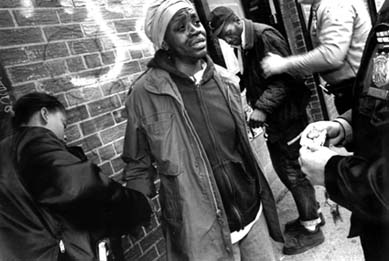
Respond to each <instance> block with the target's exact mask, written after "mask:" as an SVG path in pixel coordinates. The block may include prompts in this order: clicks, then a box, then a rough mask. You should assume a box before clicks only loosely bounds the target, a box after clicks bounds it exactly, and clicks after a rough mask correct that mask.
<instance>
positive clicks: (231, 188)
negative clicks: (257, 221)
mask: <svg viewBox="0 0 389 261" xmlns="http://www.w3.org/2000/svg"><path fill="white" fill-rule="evenodd" d="M195 87H196V93H197V95H198V97H199V98H200V99H199V100H200V104H201V105H200V107H201V111H202V112H203V114H204V117H205V118H206V124H205V125H206V127H207V129H208V131H209V136H210V138H211V141H212V145H213V148H214V150H215V152H216V153H217V154H219V153H220V151H219V147H218V146H217V145H216V141H215V137H214V135H213V133H214V132H213V131H212V127H211V126H210V125H209V122H210V121H209V118H208V113H207V111H206V107H205V104H203V103H202V99H201V96H202V95H201V90H200V84H195ZM227 91H228V90H227ZM228 103H230V100H229V99H228ZM229 106H230V104H229ZM218 161H219V159H218ZM219 163H220V166H221V167H222V173H223V177H224V178H225V180H226V183H227V185H228V189H229V190H230V193H231V195H232V196H233V197H234V194H235V193H234V188H233V186H232V183H231V181H230V178H229V177H228V175H227V174H226V169H225V166H224V164H223V162H219ZM228 204H229V206H230V207H231V209H232V212H233V213H232V214H233V215H234V216H235V217H236V218H237V219H238V222H239V226H240V227H242V225H243V222H242V215H241V213H240V211H239V209H238V208H237V207H236V206H235V204H234V202H229V203H228Z"/></svg>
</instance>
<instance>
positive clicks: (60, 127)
mask: <svg viewBox="0 0 389 261" xmlns="http://www.w3.org/2000/svg"><path fill="white" fill-rule="evenodd" d="M45 127H46V128H47V129H49V130H51V131H52V132H54V134H55V135H56V136H57V137H58V139H60V140H65V129H66V115H65V114H64V113H63V112H62V111H52V112H48V114H47V124H46V126H45Z"/></svg>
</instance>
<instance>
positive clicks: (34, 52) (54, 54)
mask: <svg viewBox="0 0 389 261" xmlns="http://www.w3.org/2000/svg"><path fill="white" fill-rule="evenodd" d="M25 51H26V54H27V56H28V58H29V60H30V61H32V62H36V61H41V60H47V59H53V58H60V57H65V56H68V55H69V51H68V48H67V47H66V44H65V43H48V44H42V45H34V46H28V47H26V48H25Z"/></svg>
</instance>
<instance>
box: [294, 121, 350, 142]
mask: <svg viewBox="0 0 389 261" xmlns="http://www.w3.org/2000/svg"><path fill="white" fill-rule="evenodd" d="M314 129H316V130H319V131H321V130H326V131H327V141H328V144H329V145H334V146H336V145H339V144H340V143H341V142H342V141H343V139H344V133H343V129H342V126H341V125H340V123H339V122H336V121H317V122H313V123H310V124H309V125H308V126H307V127H306V128H305V129H304V131H303V132H302V134H301V140H300V144H301V146H305V147H308V148H311V147H312V146H314V144H313V140H312V138H311V137H309V133H311V132H312V130H314Z"/></svg>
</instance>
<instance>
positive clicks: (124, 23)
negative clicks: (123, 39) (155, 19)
mask: <svg viewBox="0 0 389 261" xmlns="http://www.w3.org/2000/svg"><path fill="white" fill-rule="evenodd" d="M136 21H137V20H135V19H126V20H119V21H115V22H114V25H115V28H116V31H117V32H118V33H127V32H134V31H135V30H136Z"/></svg>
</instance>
